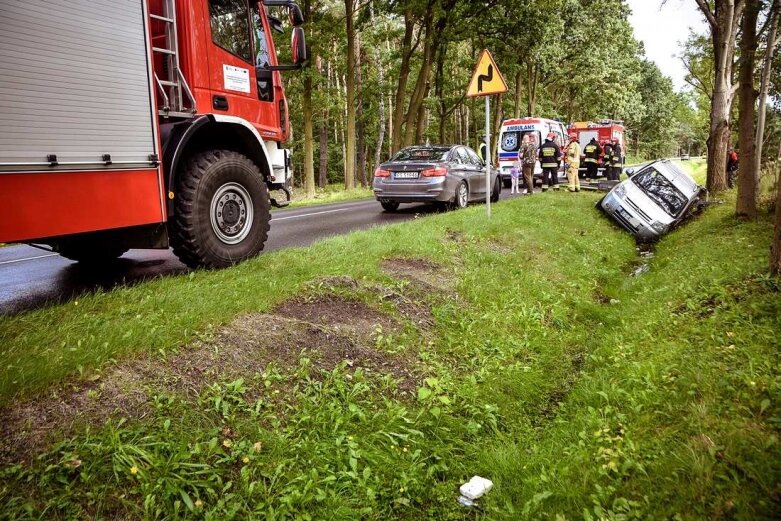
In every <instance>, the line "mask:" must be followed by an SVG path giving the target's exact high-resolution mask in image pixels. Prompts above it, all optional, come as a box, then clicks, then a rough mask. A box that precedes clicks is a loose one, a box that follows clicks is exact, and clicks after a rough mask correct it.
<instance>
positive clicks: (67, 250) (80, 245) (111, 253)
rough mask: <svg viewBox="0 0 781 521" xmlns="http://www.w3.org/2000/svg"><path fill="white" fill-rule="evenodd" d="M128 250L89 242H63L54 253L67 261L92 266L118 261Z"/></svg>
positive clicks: (56, 247)
mask: <svg viewBox="0 0 781 521" xmlns="http://www.w3.org/2000/svg"><path fill="white" fill-rule="evenodd" d="M127 250H128V248H123V247H122V246H117V245H112V244H105V243H101V242H95V241H87V240H79V241H69V242H62V243H59V244H57V245H56V246H55V247H54V251H56V252H57V253H59V254H60V255H61V256H63V257H65V258H66V259H70V260H72V261H76V262H78V263H80V264H86V265H90V266H94V265H98V264H102V263H105V262H111V261H113V260H115V259H118V258H119V257H121V256H122V255H123V254H124V253H125V252H126V251H127Z"/></svg>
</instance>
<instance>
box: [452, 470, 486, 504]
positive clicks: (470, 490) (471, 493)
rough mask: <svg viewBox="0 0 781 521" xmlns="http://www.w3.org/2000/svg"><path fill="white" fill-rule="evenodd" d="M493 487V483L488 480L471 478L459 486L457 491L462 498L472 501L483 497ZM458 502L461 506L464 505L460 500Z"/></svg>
mask: <svg viewBox="0 0 781 521" xmlns="http://www.w3.org/2000/svg"><path fill="white" fill-rule="evenodd" d="M493 486H494V483H493V481H491V480H490V479H485V478H481V477H480V476H472V479H470V480H469V481H467V482H466V483H464V484H463V485H461V488H459V489H458V490H459V492H461V496H462V497H464V498H466V499H468V500H470V501H474V500H476V499H480V498H481V497H483V496H484V495H485V494H486V493H487V492H488V491H489V490H491V488H492V487H493ZM459 502H461V504H462V505H463V504H465V503H464V502H463V501H461V499H460V498H459Z"/></svg>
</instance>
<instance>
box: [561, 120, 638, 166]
mask: <svg viewBox="0 0 781 521" xmlns="http://www.w3.org/2000/svg"><path fill="white" fill-rule="evenodd" d="M567 132H568V133H569V137H570V139H577V140H578V142H579V143H580V147H581V149H582V148H583V147H585V146H586V145H587V144H588V143H589V142H590V141H591V139H592V138H594V139H596V140H597V142H598V143H599V146H601V147H604V146H605V144H606V143H612V141H613V139H618V142H619V143H620V144H621V149H622V150H623V151H624V154H626V146H625V143H624V122H623V121H614V120H611V119H603V120H601V121H600V122H599V123H593V122H591V121H579V122H576V123H572V124H570V125H569V126H568V127H567ZM584 158H585V156H582V155H581V157H580V172H581V173H582V174H585V172H586V166H585V162H584V161H583V160H584ZM603 171H604V166H603V165H602V157H600V158H599V173H600V174H601V173H603Z"/></svg>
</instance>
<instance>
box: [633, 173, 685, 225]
mask: <svg viewBox="0 0 781 521" xmlns="http://www.w3.org/2000/svg"><path fill="white" fill-rule="evenodd" d="M630 179H631V180H632V182H633V183H634V184H636V185H637V186H639V187H640V188H641V189H642V190H643V192H645V194H646V195H647V196H648V197H650V198H651V199H652V200H653V201H654V202H655V203H656V204H658V205H659V206H660V207H661V208H662V209H663V210H664V211H665V212H667V213H668V214H670V215H671V216H672V217H678V215H679V214H680V213H681V212H682V211H683V209H684V208H685V207H686V201H687V199H686V197H685V196H684V195H683V194H682V193H681V191H680V190H678V189H677V188H676V187H675V186H674V185H673V184H672V183H671V182H670V180H669V179H667V178H666V177H665V176H663V175H662V174H661V173H660V172H659V171H658V170H656V169H654V168H646V169H645V170H643V171H642V172H639V173H637V174H635V175H634V176H632V177H631V178H630Z"/></svg>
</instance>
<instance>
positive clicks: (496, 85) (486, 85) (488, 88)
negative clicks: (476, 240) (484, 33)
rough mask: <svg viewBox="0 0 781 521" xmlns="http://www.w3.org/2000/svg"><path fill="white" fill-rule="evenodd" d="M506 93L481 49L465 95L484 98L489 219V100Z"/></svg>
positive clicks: (491, 61)
mask: <svg viewBox="0 0 781 521" xmlns="http://www.w3.org/2000/svg"><path fill="white" fill-rule="evenodd" d="M503 92H507V82H505V81H504V78H503V77H502V73H501V72H499V68H498V67H497V66H496V62H495V61H494V58H493V56H491V52H490V51H489V50H488V49H483V52H482V53H481V54H480V58H479V59H478V60H477V67H475V72H474V74H472V80H471V81H470V82H469V88H468V89H467V91H466V95H467V96H469V97H475V96H485V155H486V157H484V158H483V160H484V161H485V208H486V214H487V216H488V218H489V219H490V218H491V166H492V163H493V158H492V157H491V156H492V154H491V101H490V100H491V98H490V96H491V95H492V94H502V93H503Z"/></svg>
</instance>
